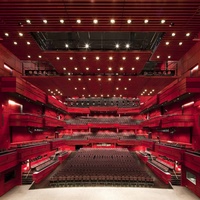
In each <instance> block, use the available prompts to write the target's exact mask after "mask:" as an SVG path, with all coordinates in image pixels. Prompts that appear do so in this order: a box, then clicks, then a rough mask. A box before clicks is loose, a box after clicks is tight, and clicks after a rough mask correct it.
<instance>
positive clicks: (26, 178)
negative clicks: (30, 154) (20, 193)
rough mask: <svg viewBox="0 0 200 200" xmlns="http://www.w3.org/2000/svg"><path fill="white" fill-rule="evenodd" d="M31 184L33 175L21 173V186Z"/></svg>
mask: <svg viewBox="0 0 200 200" xmlns="http://www.w3.org/2000/svg"><path fill="white" fill-rule="evenodd" d="M32 182H33V174H32V172H30V173H25V172H24V173H23V174H22V185H29V184H31V183H32Z"/></svg>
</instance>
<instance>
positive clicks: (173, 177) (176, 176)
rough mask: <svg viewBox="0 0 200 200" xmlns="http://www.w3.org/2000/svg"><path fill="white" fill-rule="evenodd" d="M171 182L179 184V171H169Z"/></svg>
mask: <svg viewBox="0 0 200 200" xmlns="http://www.w3.org/2000/svg"><path fill="white" fill-rule="evenodd" d="M171 184H172V185H181V173H176V174H175V173H174V172H172V173H171Z"/></svg>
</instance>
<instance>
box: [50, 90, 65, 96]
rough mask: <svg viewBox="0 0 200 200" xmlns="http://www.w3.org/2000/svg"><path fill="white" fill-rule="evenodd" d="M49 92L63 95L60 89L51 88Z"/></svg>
mask: <svg viewBox="0 0 200 200" xmlns="http://www.w3.org/2000/svg"><path fill="white" fill-rule="evenodd" d="M48 92H50V93H51V95H54V96H58V95H61V96H62V95H63V93H62V92H61V91H59V90H58V89H55V91H53V90H51V89H48Z"/></svg>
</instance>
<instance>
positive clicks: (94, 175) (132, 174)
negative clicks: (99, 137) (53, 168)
mask: <svg viewBox="0 0 200 200" xmlns="http://www.w3.org/2000/svg"><path fill="white" fill-rule="evenodd" d="M50 185H51V186H52V187H57V186H77V185H90V186H94V185H115V186H144V187H146V186H147V187H149V186H153V179H152V178H151V176H149V175H148V174H147V173H146V172H145V171H144V170H142V169H141V168H140V167H139V166H138V164H137V162H136V160H135V159H134V157H133V155H131V153H130V152H129V151H128V150H127V149H98V148H97V149H90V148H85V149H80V150H79V151H78V152H77V153H76V154H75V156H74V157H73V158H71V159H70V160H68V161H67V162H66V164H65V166H64V169H62V170H60V171H58V172H57V173H56V174H54V175H53V176H52V177H51V178H50Z"/></svg>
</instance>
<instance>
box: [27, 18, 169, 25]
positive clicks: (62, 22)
mask: <svg viewBox="0 0 200 200" xmlns="http://www.w3.org/2000/svg"><path fill="white" fill-rule="evenodd" d="M59 21H60V23H61V24H64V23H65V20H64V19H60V20H59ZM81 22H82V21H81V19H77V20H76V23H77V24H81ZM92 22H93V24H98V23H99V20H98V19H93V21H92ZM115 22H116V20H115V19H114V18H112V19H110V23H111V24H115ZM126 22H127V24H131V23H132V22H133V21H132V19H127V21H126ZM165 22H166V20H165V19H162V20H160V23H161V24H165ZM26 23H27V24H31V20H30V19H27V20H26ZM43 23H44V24H47V23H48V21H47V19H43ZM148 23H149V20H148V19H144V24H148Z"/></svg>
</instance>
